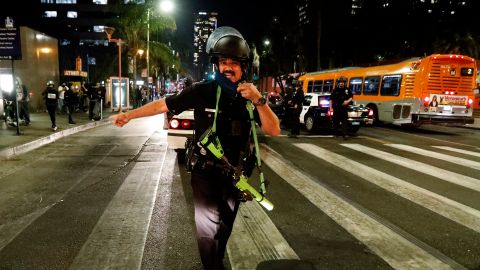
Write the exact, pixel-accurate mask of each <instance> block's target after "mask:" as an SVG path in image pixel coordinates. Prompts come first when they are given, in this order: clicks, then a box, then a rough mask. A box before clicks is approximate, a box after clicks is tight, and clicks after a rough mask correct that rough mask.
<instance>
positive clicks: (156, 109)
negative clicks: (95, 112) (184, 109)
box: [110, 99, 168, 127]
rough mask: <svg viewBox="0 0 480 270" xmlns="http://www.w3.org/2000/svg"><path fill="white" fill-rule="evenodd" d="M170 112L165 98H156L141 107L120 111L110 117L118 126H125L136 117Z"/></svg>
mask: <svg viewBox="0 0 480 270" xmlns="http://www.w3.org/2000/svg"><path fill="white" fill-rule="evenodd" d="M165 112H168V108H167V103H165V99H159V100H155V101H153V102H150V103H148V104H146V105H144V106H142V107H140V108H137V109H135V110H131V111H128V112H125V113H119V114H117V115H114V116H111V117H110V119H111V120H112V121H113V124H114V125H116V126H117V127H123V126H124V125H125V124H127V123H128V122H129V121H130V120H132V119H135V118H141V117H145V116H152V115H156V114H161V113H165Z"/></svg>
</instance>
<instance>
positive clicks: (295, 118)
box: [288, 85, 305, 138]
mask: <svg viewBox="0 0 480 270" xmlns="http://www.w3.org/2000/svg"><path fill="white" fill-rule="evenodd" d="M294 89H295V92H294V94H293V98H292V99H291V100H290V101H289V103H290V110H291V117H292V130H291V132H290V134H289V135H288V136H289V137H291V138H297V136H298V135H300V114H301V113H302V107H303V100H304V99H305V95H304V94H303V90H302V87H301V86H300V85H295V86H294Z"/></svg>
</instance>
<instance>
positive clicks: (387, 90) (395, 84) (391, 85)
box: [380, 74, 402, 96]
mask: <svg viewBox="0 0 480 270" xmlns="http://www.w3.org/2000/svg"><path fill="white" fill-rule="evenodd" d="M401 83H402V75H400V74H399V75H385V76H383V80H382V89H380V95H381V96H398V95H399V94H400V84H401Z"/></svg>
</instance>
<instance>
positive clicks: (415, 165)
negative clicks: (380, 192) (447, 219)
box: [341, 144, 480, 191]
mask: <svg viewBox="0 0 480 270" xmlns="http://www.w3.org/2000/svg"><path fill="white" fill-rule="evenodd" d="M341 145H342V146H345V147H348V148H350V149H353V150H357V151H360V152H362V153H364V154H367V155H371V156H374V157H376V158H379V159H383V160H386V161H388V162H392V163H395V164H397V165H400V166H403V167H406V168H408V169H411V170H415V171H418V172H421V173H424V174H428V175H431V176H434V177H436V178H439V179H442V180H444V181H447V182H450V183H453V184H456V185H459V186H462V187H466V188H469V189H472V190H475V191H480V181H478V179H475V178H473V177H469V176H465V175H461V174H458V173H454V172H450V171H447V170H444V169H442V168H437V167H434V166H431V165H428V164H425V163H422V162H418V161H415V160H410V159H407V158H404V157H400V156H396V155H393V154H390V153H387V152H385V151H380V150H377V149H374V148H371V147H367V146H363V145H359V144H341Z"/></svg>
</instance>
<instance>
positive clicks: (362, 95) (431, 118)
mask: <svg viewBox="0 0 480 270" xmlns="http://www.w3.org/2000/svg"><path fill="white" fill-rule="evenodd" d="M476 74H477V67H476V62H475V59H473V58H470V57H468V56H463V55H445V54H434V55H430V56H427V57H424V58H414V59H409V60H406V61H403V62H400V63H397V64H391V65H383V66H373V67H365V68H359V67H358V68H357V67H351V68H342V69H335V70H325V71H319V72H312V73H306V74H305V75H302V76H301V77H300V78H299V82H300V83H301V84H302V89H303V91H304V92H331V91H332V89H333V87H334V84H335V83H336V80H337V79H338V78H340V77H345V78H346V79H347V80H348V86H349V87H350V89H351V90H352V93H353V94H354V98H353V99H354V101H355V103H356V104H360V105H364V106H367V107H369V108H370V109H371V110H372V112H373V114H374V119H375V121H381V122H384V123H392V124H397V125H416V126H419V125H421V124H423V123H451V122H453V123H473V121H474V119H473V117H472V110H473V101H474V89H475V88H476Z"/></svg>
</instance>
